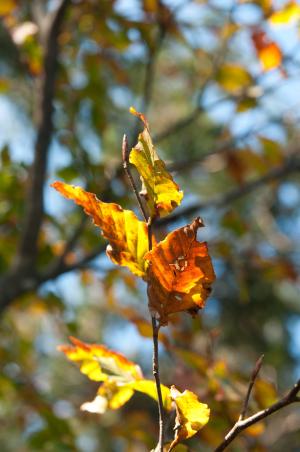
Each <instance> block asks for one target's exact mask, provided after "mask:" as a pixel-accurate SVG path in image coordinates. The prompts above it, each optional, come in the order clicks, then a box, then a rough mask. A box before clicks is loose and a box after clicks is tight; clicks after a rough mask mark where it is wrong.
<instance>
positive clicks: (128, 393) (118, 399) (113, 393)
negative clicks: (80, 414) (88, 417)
mask: <svg viewBox="0 0 300 452" xmlns="http://www.w3.org/2000/svg"><path fill="white" fill-rule="evenodd" d="M133 393H134V391H133V389H131V388H130V387H128V385H126V384H125V385H123V386H121V385H120V384H118V383H117V382H115V381H111V380H108V381H105V382H104V383H103V384H102V385H101V386H100V388H99V390H98V392H97V395H96V397H95V398H94V400H92V401H91V402H85V403H83V404H82V405H81V407H80V409H81V410H83V411H89V412H90V413H99V414H103V413H105V411H106V410H107V409H111V410H117V409H118V408H121V407H122V406H123V405H125V403H126V402H128V400H129V399H131V397H132V396H133Z"/></svg>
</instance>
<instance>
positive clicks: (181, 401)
mask: <svg viewBox="0 0 300 452" xmlns="http://www.w3.org/2000/svg"><path fill="white" fill-rule="evenodd" d="M171 398H172V400H173V401H174V402H175V405H176V424H175V438H174V440H173V442H172V443H171V445H170V447H169V450H168V452H170V451H171V450H172V449H173V448H174V447H175V446H176V445H177V444H178V443H179V442H181V441H183V440H185V439H187V438H191V436H193V435H195V433H197V432H198V431H199V430H200V429H201V428H202V427H204V425H205V424H207V422H208V420H209V415H210V409H209V408H208V406H207V405H206V404H205V403H201V402H199V400H198V398H197V396H196V394H194V393H193V392H191V391H188V390H185V391H184V392H180V391H178V390H177V389H176V388H175V386H172V387H171Z"/></svg>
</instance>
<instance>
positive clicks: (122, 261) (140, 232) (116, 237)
mask: <svg viewBox="0 0 300 452" xmlns="http://www.w3.org/2000/svg"><path fill="white" fill-rule="evenodd" d="M52 187H54V188H55V189H56V190H57V191H59V192H60V193H61V194H62V195H63V196H64V197H65V198H68V199H72V200H73V201H74V202H76V204H78V205H80V206H82V207H83V208H84V211H85V213H86V214H87V215H90V216H91V217H92V218H93V220H94V223H95V225H96V226H99V228H101V229H102V234H103V236H104V237H105V238H106V239H108V240H109V242H110V245H108V246H107V248H106V254H107V255H108V257H109V258H110V259H111V260H112V262H113V263H114V264H118V265H122V266H126V267H128V268H129V270H131V271H132V273H134V274H135V275H137V276H141V277H143V276H145V261H144V259H143V257H144V254H145V253H146V252H147V250H148V235H147V225H146V223H145V222H144V221H140V220H139V219H138V218H137V217H136V215H135V214H134V213H133V212H132V211H131V210H123V209H122V207H120V206H119V205H118V204H115V203H106V202H102V201H100V200H99V199H98V198H97V196H96V195H94V194H93V193H89V192H87V191H85V190H83V188H81V187H74V186H72V185H68V184H65V183H63V182H54V184H52Z"/></svg>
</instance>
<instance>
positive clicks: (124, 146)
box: [122, 135, 149, 222]
mask: <svg viewBox="0 0 300 452" xmlns="http://www.w3.org/2000/svg"><path fill="white" fill-rule="evenodd" d="M129 154H130V151H129V149H128V139H127V135H124V136H123V142H122V160H123V168H124V171H125V173H126V176H127V177H128V180H129V182H130V185H131V188H132V190H133V192H134V194H135V197H136V199H137V202H138V204H139V207H140V209H141V212H142V215H143V217H144V220H145V221H146V222H148V221H149V219H148V215H147V212H146V209H145V207H144V205H143V202H142V199H141V196H140V194H139V191H138V189H137V186H136V185H135V182H134V179H133V177H132V174H131V172H130V169H129Z"/></svg>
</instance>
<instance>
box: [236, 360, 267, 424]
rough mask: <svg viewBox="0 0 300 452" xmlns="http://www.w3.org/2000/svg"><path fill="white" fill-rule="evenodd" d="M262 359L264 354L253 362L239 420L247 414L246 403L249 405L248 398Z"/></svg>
mask: <svg viewBox="0 0 300 452" xmlns="http://www.w3.org/2000/svg"><path fill="white" fill-rule="evenodd" d="M263 359H264V355H261V356H260V357H259V358H258V360H257V361H256V363H255V366H254V369H253V371H252V375H251V380H250V382H249V386H248V390H247V394H246V397H245V401H244V405H243V409H242V412H241V415H240V418H239V420H242V419H245V417H246V414H247V410H248V405H249V400H250V395H251V392H252V389H253V386H254V383H255V380H256V378H257V376H258V374H259V371H260V369H261V366H262V363H263Z"/></svg>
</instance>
